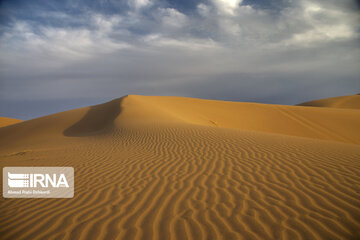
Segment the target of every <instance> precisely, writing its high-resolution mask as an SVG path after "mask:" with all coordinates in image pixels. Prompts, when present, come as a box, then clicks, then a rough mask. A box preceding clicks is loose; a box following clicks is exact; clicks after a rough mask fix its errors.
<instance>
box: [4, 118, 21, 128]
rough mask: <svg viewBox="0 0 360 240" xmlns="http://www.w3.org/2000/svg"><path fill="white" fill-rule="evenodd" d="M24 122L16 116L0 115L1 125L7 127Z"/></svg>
mask: <svg viewBox="0 0 360 240" xmlns="http://www.w3.org/2000/svg"><path fill="white" fill-rule="evenodd" d="M19 122H22V120H18V119H14V118H7V117H0V127H5V126H8V125H11V124H15V123H19Z"/></svg>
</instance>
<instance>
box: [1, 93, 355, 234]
mask: <svg viewBox="0 0 360 240" xmlns="http://www.w3.org/2000/svg"><path fill="white" fill-rule="evenodd" d="M359 122H360V111H359V110H354V109H337V108H309V107H301V106H281V105H267V104H255V103H236V102H222V101H210V100H200V99H192V98H180V97H145V96H126V97H123V98H120V99H115V100H113V101H111V102H108V103H105V104H101V105H96V106H92V107H87V108H81V109H75V110H71V111H66V112H62V113H58V114H53V115H49V116H45V117H42V118H38V119H33V120H30V121H25V122H22V123H19V124H16V125H11V126H7V127H3V128H1V129H0V159H1V161H0V163H1V166H2V167H4V166H72V167H74V169H75V175H76V176H75V197H74V198H72V199H4V198H2V199H1V202H0V206H1V212H2V214H1V215H0V236H1V237H2V238H3V239H196V240H197V239H291V240H292V239H357V238H359V237H360V231H359V229H360V177H359V176H360V161H359V159H360V146H359V143H360V137H359V132H360V126H359V124H358V123H359Z"/></svg>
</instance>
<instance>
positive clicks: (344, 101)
mask: <svg viewBox="0 0 360 240" xmlns="http://www.w3.org/2000/svg"><path fill="white" fill-rule="evenodd" d="M299 106H311V107H331V108H352V109H360V95H349V96H341V97H333V98H326V99H320V100H314V101H310V102H304V103H301V104H299Z"/></svg>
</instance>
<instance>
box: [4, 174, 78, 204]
mask: <svg viewBox="0 0 360 240" xmlns="http://www.w3.org/2000/svg"><path fill="white" fill-rule="evenodd" d="M3 197H4V198H72V197H74V168H72V167H4V168H3Z"/></svg>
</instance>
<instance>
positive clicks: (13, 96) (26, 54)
mask: <svg viewBox="0 0 360 240" xmlns="http://www.w3.org/2000/svg"><path fill="white" fill-rule="evenodd" d="M359 10H360V3H359V1H358V0H341V1H339V0H274V1H267V0H201V1H190V0H123V1H116V0H100V1H95V0H62V1H55V0H43V1H40V0H32V1H26V0H1V1H0V116H5V117H12V118H18V119H23V120H27V119H32V118H36V117H39V116H43V115H47V114H51V113H55V112H59V111H64V110H68V109H73V108H78V107H84V106H89V105H94V104H99V103H103V102H106V101H109V100H112V99H114V98H118V97H121V96H124V95H127V94H140V95H159V96H160V95H161V96H162V95H166V96H185V97H197V98H205V99H216V100H227V101H249V102H261V103H272V104H297V103H300V102H304V101H308V100H313V99H320V98H327V97H333V96H341V95H350V94H357V93H359V92H360V41H359V40H360V14H359Z"/></svg>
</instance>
